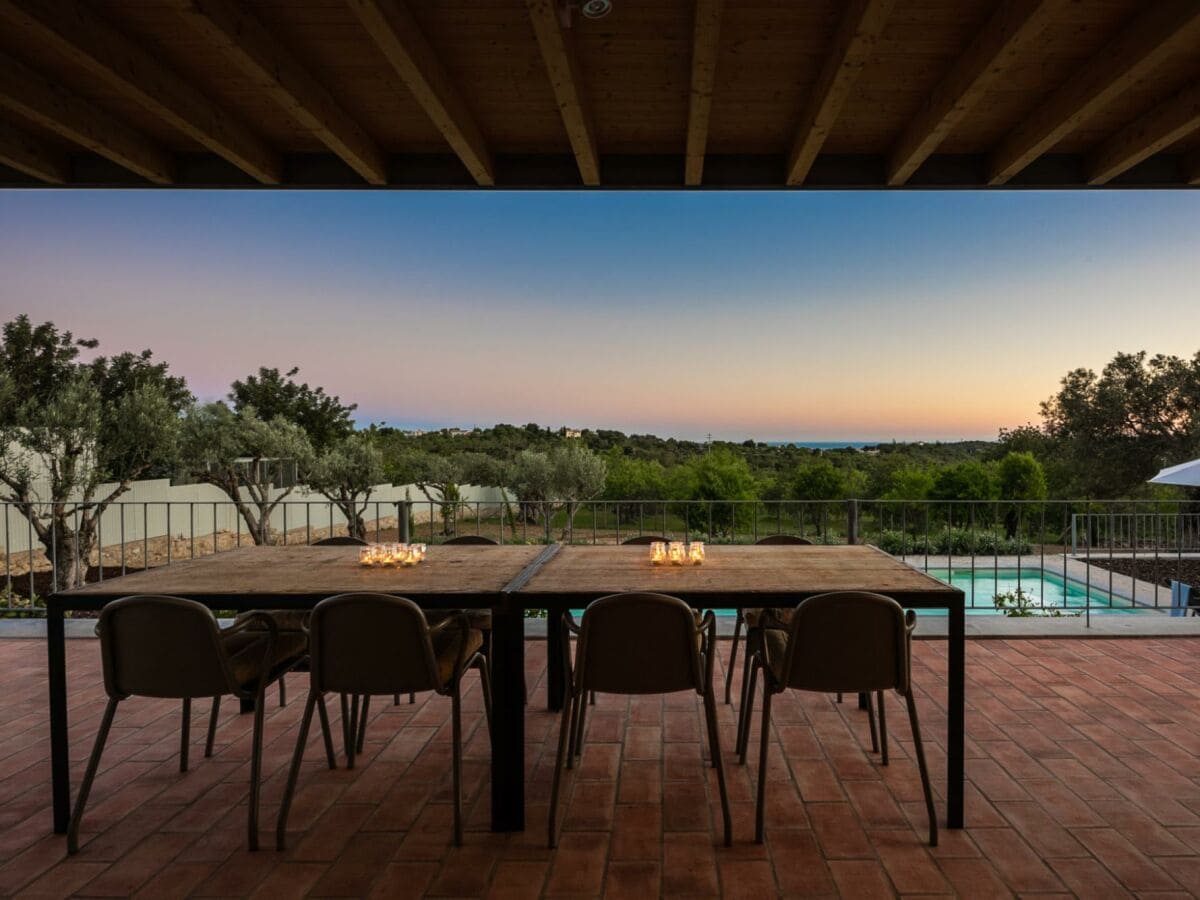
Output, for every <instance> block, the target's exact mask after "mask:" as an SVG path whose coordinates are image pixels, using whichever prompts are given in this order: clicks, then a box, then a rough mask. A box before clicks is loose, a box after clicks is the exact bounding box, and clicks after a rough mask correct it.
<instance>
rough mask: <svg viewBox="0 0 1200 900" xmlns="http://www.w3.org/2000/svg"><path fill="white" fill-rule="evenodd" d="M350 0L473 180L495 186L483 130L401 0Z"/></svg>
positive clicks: (380, 47)
mask: <svg viewBox="0 0 1200 900" xmlns="http://www.w3.org/2000/svg"><path fill="white" fill-rule="evenodd" d="M348 3H349V6H350V9H351V10H353V11H354V14H355V15H357V16H358V20H359V21H360V22H361V23H362V26H363V28H364V29H366V32H367V34H368V35H370V37H371V40H373V41H374V42H375V46H377V47H378V48H379V50H380V52H382V53H383V55H384V56H385V57H386V58H387V61H388V62H389V63H390V64H391V66H392V68H393V69H395V70H396V74H397V75H399V76H400V80H401V81H403V82H404V84H405V86H406V87H407V88H408V89H409V91H410V92H411V93H412V95H413V98H414V99H415V100H416V101H417V103H419V104H420V105H421V108H422V109H424V110H425V113H426V114H427V115H428V116H429V118H430V120H431V121H432V122H433V124H434V126H435V127H436V128H437V130H438V131H440V132H441V133H442V136H443V137H444V138H445V139H446V143H448V144H449V145H450V148H451V149H452V150H453V151H454V152H455V154H457V156H458V158H459V159H461V160H462V162H463V165H464V166H466V167H467V171H469V172H470V173H471V177H472V178H474V179H475V181H476V183H477V184H481V185H485V186H489V187H490V186H492V185H494V184H495V183H496V170H495V166H494V164H493V162H492V154H491V152H490V151H489V150H488V147H487V142H486V141H484V139H483V133H482V132H481V131H480V130H479V126H478V125H477V124H476V122H475V118H474V116H472V115H471V111H470V109H468V107H467V104H466V103H465V102H464V101H463V99H462V96H461V95H460V94H459V92H458V90H457V89H456V88H455V86H454V82H453V80H452V79H451V77H450V75H449V73H448V72H447V71H446V69H445V67H444V66H443V65H442V62H441V60H440V59H439V58H438V55H437V52H436V51H435V50H434V49H433V46H432V45H431V44H430V43H429V41H428V39H426V37H425V35H424V34H423V33H422V32H421V28H420V26H419V25H418V24H417V20H416V19H415V18H413V14H412V12H411V11H410V10H409V8H408V7H407V6H406V5H405V3H404V0H348Z"/></svg>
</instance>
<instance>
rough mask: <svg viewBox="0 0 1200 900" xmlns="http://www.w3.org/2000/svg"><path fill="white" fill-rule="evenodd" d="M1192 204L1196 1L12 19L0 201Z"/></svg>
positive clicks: (386, 3) (287, 2)
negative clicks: (612, 197) (264, 192)
mask: <svg viewBox="0 0 1200 900" xmlns="http://www.w3.org/2000/svg"><path fill="white" fill-rule="evenodd" d="M39 185H45V186H68V187H71V186H75V187H134V186H146V187H155V186H168V187H169V186H185V187H241V186H276V187H344V188H351V187H356V188H370V187H374V188H389V187H390V188H413V187H443V186H444V187H518V188H520V187H531V188H546V187H549V188H605V187H609V188H630V187H647V188H684V187H689V188H781V189H782V188H791V189H803V188H834V187H845V188H872V187H874V188H884V187H887V188H931V187H933V188H955V187H967V188H971V187H978V188H991V189H995V188H1029V187H1061V188H1086V187H1093V188H1094V187H1101V186H1103V187H1189V186H1200V0H1155V2H1152V3H1147V2H1145V0H805V2H795V0H612V11H611V13H610V14H609V15H607V16H606V17H604V18H601V19H589V18H585V17H584V16H583V15H582V14H581V11H580V9H579V3H578V2H577V0H572V2H571V3H570V4H567V3H566V2H564V0H437V2H434V0H0V186H9V187H13V186H22V187H24V186H39Z"/></svg>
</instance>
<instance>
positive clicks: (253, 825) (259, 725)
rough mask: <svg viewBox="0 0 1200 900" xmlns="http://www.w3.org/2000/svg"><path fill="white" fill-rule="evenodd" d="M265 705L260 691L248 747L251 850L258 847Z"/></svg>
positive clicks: (264, 697)
mask: <svg viewBox="0 0 1200 900" xmlns="http://www.w3.org/2000/svg"><path fill="white" fill-rule="evenodd" d="M266 706H267V696H266V693H265V692H262V691H260V692H259V694H258V696H257V697H255V698H254V739H253V742H252V743H251V748H250V810H249V813H248V815H247V821H246V828H247V831H248V832H249V837H250V849H251V850H257V849H258V794H259V787H260V785H261V784H262V741H263V719H264V717H265V716H266Z"/></svg>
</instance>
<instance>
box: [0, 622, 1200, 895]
mask: <svg viewBox="0 0 1200 900" xmlns="http://www.w3.org/2000/svg"><path fill="white" fill-rule="evenodd" d="M727 648H728V644H724V645H723V646H722V650H724V651H726V652H727ZM1197 648H1200V640H1197V639H1183V640H1169V641H1167V640H1163V641H1150V640H1123V641H1105V640H1062V641H1003V640H1001V641H979V642H971V643H969V644H968V676H969V685H968V699H969V700H970V703H971V709H970V710H969V714H968V719H967V728H968V733H967V765H966V771H967V777H968V779H969V782H968V785H967V787H966V792H965V797H966V810H967V817H968V818H967V821H968V826H969V827H968V829H967V830H965V831H949V830H947V829H945V828H944V827H943V828H942V829H941V830H940V845H939V846H938V847H936V848H932V849H931V848H928V847H927V846H926V844H925V836H926V821H925V808H924V803H923V801H922V797H921V789H920V782H919V779H918V778H917V776H916V770H915V767H914V765H913V761H912V743H911V738H910V736H909V734H908V732H907V730H906V728H905V722H904V714H903V708H902V706H901V705H900V704H899V703H898V702H896V700H895V698H891V699H890V700H889V706H888V720H889V724H890V726H891V734H890V747H891V750H892V764H891V765H889V766H887V767H882V766H881V765H880V764H879V756H878V754H872V753H870V752H869V738H868V734H867V727H866V726H867V723H866V717H865V714H864V713H863V712H862V711H860V710H859V709H857V704H856V703H855V702H854V698H853V697H847V699H846V702H845V703H843V704H841V705H838V704H836V703H835V702H833V698H832V697H831V696H828V695H824V694H815V693H811V694H810V693H804V694H802V693H798V692H785V693H784V694H781V695H779V696H778V697H776V699H775V702H774V704H773V707H774V708H773V715H772V730H771V733H770V735H769V742H768V759H769V767H768V771H767V788H768V798H769V800H768V805H767V814H766V818H767V833H766V841H765V843H764V844H761V845H760V844H755V843H754V842H753V840H752V838H753V834H754V808H755V803H754V797H755V790H756V787H757V756H756V755H755V754H751V759H750V764H749V765H746V766H741V765H738V764H737V763H736V760H735V759H734V758H733V756H732V754H731V753H730V752H729V751H730V749H731V747H732V740H733V735H734V729H735V726H736V715H737V709H736V706H728V705H726V704H724V703H721V704H719V709H718V719H719V726H718V727H719V729H720V732H721V738H722V740H723V741H724V742H725V756H724V758H725V762H726V774H727V777H728V783H729V793H730V797H731V801H732V807H733V809H732V813H733V819H734V839H735V840H734V846H733V847H732V848H728V849H726V848H725V847H723V846H721V836H720V834H719V831H720V827H721V820H720V805H719V801H718V795H717V790H716V780H715V772H714V771H713V769H712V768H711V767H710V766H709V765H708V763H707V762H706V761H705V752H706V750H705V748H706V741H705V738H706V731H705V726H704V722H703V718H702V709H701V706H700V704H699V703H698V701H697V700H696V698H695V697H694V696H690V695H683V694H680V695H671V696H668V697H665V698H663V697H633V698H629V697H617V696H611V695H602V696H601V697H600V702H599V703H598V704H597V706H595V707H589V709H588V730H587V737H588V739H587V741H586V742H585V745H584V757H583V761H582V763H581V765H580V766H579V767H578V768H577V769H575V770H574V771H573V772H572V774H571V775H570V776H569V777H568V779H567V780H566V782H565V784H564V794H563V799H564V804H565V808H564V809H563V810H562V812H563V814H564V815H563V821H564V824H565V827H564V829H563V831H562V832H561V839H560V842H561V843H560V849H558V850H557V851H551V850H549V849H548V848H547V846H546V816H547V812H548V807H549V789H550V783H551V778H552V774H553V773H552V767H553V756H554V751H555V742H556V738H557V734H558V723H559V717H558V716H557V715H556V714H553V713H549V712H547V711H546V710H545V709H544V703H543V702H541V698H540V694H539V693H538V692H539V691H540V690H542V688H539V687H534V688H533V691H534V693H533V694H532V695H531V698H530V704H529V706H528V708H527V711H526V720H525V725H526V735H527V745H526V758H527V760H528V779H527V796H528V806H527V821H528V826H529V827H528V829H527V830H526V831H524V832H518V833H515V834H493V833H491V832H490V831H489V830H488V825H489V821H490V808H489V792H490V781H489V779H490V771H489V765H488V759H489V749H488V744H487V739H486V734H485V732H484V729H483V723H482V715H481V708H482V707H481V705H480V704H481V698H480V695H479V689H478V684H477V682H476V681H475V680H474V676H472V677H471V678H469V679H468V685H467V693H466V696H465V698H464V708H465V717H466V721H465V723H464V724H465V731H466V734H467V744H466V747H465V750H464V756H465V759H464V769H463V784H464V807H463V808H464V817H465V822H466V834H465V842H464V843H465V846H463V847H462V848H454V847H452V845H451V804H450V800H451V794H450V779H449V765H448V755H449V748H450V744H449V736H450V731H449V724H448V715H449V704H448V703H447V702H445V701H444V699H442V698H431V697H429V696H428V695H425V696H422V697H419V698H418V700H419V701H420V702H418V703H417V704H416V705H414V706H409V705H408V704H407V703H404V704H402V705H401V706H399V707H393V706H391V704H390V703H388V702H387V701H386V700H382V699H381V701H380V702H377V703H374V704H372V715H371V720H370V723H369V729H368V738H367V752H366V754H365V755H364V758H363V759H362V760H361V762H360V765H359V766H358V767H356V768H355V769H354V770H353V771H347V770H346V769H344V768H339V769H337V770H335V771H329V770H327V769H326V768H325V766H324V763H323V761H322V758H321V756H322V754H321V750H320V746H319V743H317V740H318V739H317V738H316V736H314V743H313V744H312V745H311V746H310V748H309V751H308V756H307V757H306V762H305V765H304V768H303V770H302V772H301V776H300V782H299V785H298V790H297V794H296V798H295V802H294V805H293V809H292V815H291V818H290V820H289V846H290V848H291V849H289V850H288V851H286V852H284V853H277V852H275V851H274V850H273V849H272V840H271V839H272V837H273V835H272V828H273V825H274V818H275V815H276V813H277V811H278V803H279V798H280V795H281V792H282V787H283V780H284V779H285V778H286V770H287V765H288V763H289V760H290V754H291V749H292V742H293V741H294V739H295V729H296V727H297V722H298V719H299V715H300V712H301V711H302V705H301V704H300V703H298V702H295V701H293V702H292V703H290V704H289V705H288V707H285V708H282V709H281V708H279V707H278V706H276V705H275V704H274V702H272V703H271V705H270V706H269V707H268V715H267V742H266V745H265V749H264V776H265V779H264V785H263V799H262V828H261V840H262V842H263V849H262V850H261V851H259V852H257V853H253V854H252V853H249V852H247V851H246V849H245V815H246V807H245V802H246V791H247V781H248V758H249V739H250V723H251V719H250V717H248V716H242V715H240V714H239V713H238V712H237V711H236V709H234V708H232V707H231V708H229V709H228V710H226V711H225V712H224V714H223V715H222V717H221V723H220V730H219V732H218V745H219V746H218V753H217V755H216V757H215V758H214V759H210V760H205V759H203V758H202V756H200V751H199V744H198V743H197V744H196V754H195V757H194V765H193V766H192V770H191V771H190V772H188V773H186V774H184V775H181V774H180V773H179V772H178V769H177V765H176V763H175V759H176V756H175V754H176V753H177V740H178V727H179V723H178V704H177V703H175V702H171V701H155V700H145V699H139V700H137V701H134V702H131V703H129V704H126V707H127V709H126V708H122V710H121V713H120V715H119V717H118V724H117V726H116V727H115V728H114V732H113V737H112V742H111V744H110V752H109V753H106V757H105V765H104V767H103V768H102V770H101V773H100V777H99V778H98V779H97V782H96V790H95V792H94V795H93V800H94V802H93V803H92V804H90V805H89V809H88V813H87V815H86V816H85V818H84V831H83V835H82V837H83V842H84V843H83V847H82V850H81V852H80V854H79V855H78V856H76V857H73V858H70V859H68V858H66V855H65V843H64V841H63V839H62V838H61V837H57V836H53V835H50V834H49V833H48V821H49V818H48V815H49V811H48V808H47V807H48V803H47V798H48V793H49V782H48V773H47V771H46V766H45V755H46V752H47V747H48V744H47V740H46V734H47V727H46V721H45V682H44V666H45V657H44V646H42V645H41V644H40V643H39V642H36V641H16V640H0V667H3V670H4V671H8V672H16V673H22V674H21V677H19V678H16V679H14V680H12V683H11V688H10V690H9V691H7V692H6V693H5V694H4V695H3V696H0V896H10V895H11V896H21V895H22V893H23V892H24V893H25V894H27V895H50V896H55V895H66V894H68V893H76V894H78V895H80V896H124V895H129V894H134V895H138V896H143V897H153V898H159V897H168V898H169V897H183V896H218V895H219V896H232V897H239V896H251V895H253V896H257V897H272V898H274V897H282V898H286V897H300V896H364V895H365V896H376V897H414V898H415V897H421V896H431V897H432V896H455V897H489V896H490V897H497V898H514V897H537V896H587V897H596V896H601V895H607V896H612V897H639V898H640V897H645V896H650V897H653V896H658V895H662V896H671V897H675V896H716V895H718V893H719V892H721V891H724V893H725V894H726V895H731V896H737V895H739V894H744V895H747V896H755V897H760V896H774V895H776V894H778V895H781V896H786V897H791V896H797V897H799V896H833V895H836V894H838V893H842V894H845V895H850V896H855V897H859V896H872V895H875V894H878V895H880V896H892V895H893V893H895V894H899V895H903V896H905V897H919V896H947V895H949V894H957V895H959V896H962V897H967V898H971V900H974V898H976V897H982V898H989V897H1008V896H1013V895H1014V894H1018V893H1019V894H1022V895H1026V894H1027V895H1028V896H1031V897H1035V896H1036V897H1038V898H1040V900H1049V898H1053V897H1057V896H1059V895H1062V894H1074V895H1078V896H1084V897H1088V896H1094V897H1109V896H1116V897H1119V896H1128V895H1132V894H1136V895H1138V896H1148V897H1149V896H1154V897H1158V898H1160V900H1165V898H1168V897H1174V896H1178V895H1180V894H1181V892H1183V891H1185V890H1187V889H1191V890H1193V891H1195V892H1197V893H1198V894H1200V776H1198V775H1196V774H1195V766H1194V760H1195V759H1197V758H1200V690H1198V689H1195V688H1193V687H1191V686H1190V684H1191V682H1189V681H1188V680H1187V675H1188V674H1189V673H1191V672H1192V670H1193V669H1194V659H1195V657H1196V652H1197ZM97 649H98V647H97V644H96V643H95V642H94V641H71V642H69V643H68V657H69V673H70V677H71V681H70V688H69V689H70V692H71V693H70V702H71V726H72V744H71V748H70V757H71V765H72V775H73V780H74V783H75V784H76V785H77V784H78V779H79V776H80V774H81V773H82V769H83V766H84V764H85V763H86V759H87V755H88V752H89V750H90V744H91V739H92V735H93V734H94V730H95V728H96V727H97V724H98V722H99V717H100V711H101V709H102V705H103V690H102V687H101V683H100V678H99V675H100V671H99V656H98V652H97ZM527 651H528V653H527V655H528V665H527V674H528V678H529V683H530V685H531V686H535V685H539V684H543V685H544V661H545V644H544V643H543V642H538V641H531V642H530V643H529V644H528V645H527ZM914 655H915V659H914V681H915V682H916V683H917V685H918V703H919V704H920V708H921V715H922V726H923V731H924V732H925V738H926V750H927V754H928V757H929V763H930V770H931V774H932V777H933V788H934V793H935V801H936V805H937V811H938V817H939V820H940V821H941V824H942V825H943V826H944V816H945V793H946V782H945V771H946V756H945V727H946V714H945V708H944V703H945V700H944V698H945V677H946V675H945V673H946V648H945V644H944V643H941V642H938V641H917V642H916V644H915V646H914ZM723 662H724V659H723V657H722V656H719V657H718V659H717V663H718V665H717V678H723V668H722V664H723ZM296 690H297V691H301V690H302V689H301V688H297V689H296ZM334 707H335V708H334V709H332V710H331V711H332V712H333V713H334V716H333V725H334V730H335V732H336V731H337V730H338V727H339V719H338V714H337V710H336V704H334ZM205 713H206V707H204V706H203V704H201V705H199V706H198V708H197V709H196V710H195V716H194V720H195V721H194V722H193V725H194V726H195V727H194V729H193V731H194V734H193V736H194V737H196V738H198V739H199V737H200V735H201V733H202V729H203V719H204V714H205ZM757 728H758V726H757V724H756V725H755V726H754V735H755V736H756V735H757ZM10 732H11V733H10Z"/></svg>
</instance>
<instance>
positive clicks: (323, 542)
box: [312, 534, 368, 547]
mask: <svg viewBox="0 0 1200 900" xmlns="http://www.w3.org/2000/svg"><path fill="white" fill-rule="evenodd" d="M367 544H368V542H367V541H364V540H363V539H362V538H359V537H354V535H351V534H335V535H331V536H330V537H327V538H321V539H320V540H319V541H313V542H312V546H313V547H366V546H367Z"/></svg>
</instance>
